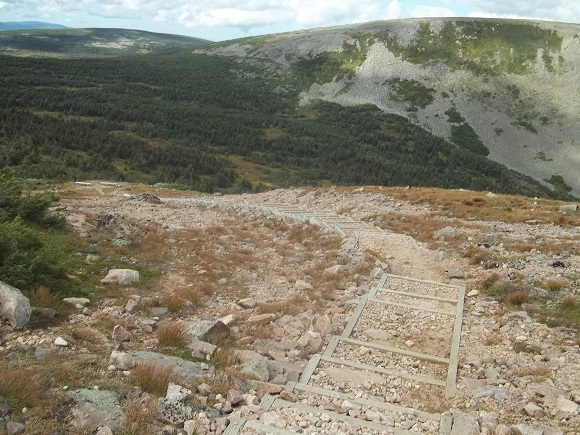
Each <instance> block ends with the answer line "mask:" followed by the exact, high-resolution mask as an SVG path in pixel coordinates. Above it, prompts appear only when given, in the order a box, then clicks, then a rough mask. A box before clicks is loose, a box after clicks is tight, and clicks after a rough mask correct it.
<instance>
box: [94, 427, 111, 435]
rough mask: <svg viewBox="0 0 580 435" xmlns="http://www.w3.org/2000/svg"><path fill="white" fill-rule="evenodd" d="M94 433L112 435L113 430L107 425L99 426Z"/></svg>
mask: <svg viewBox="0 0 580 435" xmlns="http://www.w3.org/2000/svg"><path fill="white" fill-rule="evenodd" d="M95 435H113V431H112V430H111V428H110V427H109V426H101V427H99V430H97V433H96V434H95Z"/></svg>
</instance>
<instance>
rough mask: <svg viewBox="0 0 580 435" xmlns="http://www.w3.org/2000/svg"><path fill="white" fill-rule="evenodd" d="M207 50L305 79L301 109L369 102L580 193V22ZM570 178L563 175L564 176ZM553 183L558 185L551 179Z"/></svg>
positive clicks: (233, 44) (294, 37)
mask: <svg viewBox="0 0 580 435" xmlns="http://www.w3.org/2000/svg"><path fill="white" fill-rule="evenodd" d="M199 52H203V53H207V54H211V55H221V56H228V57H233V58H237V59H239V60H240V61H245V62H251V63H252V64H254V65H259V66H260V68H263V69H264V70H265V71H268V73H269V74H270V75H271V76H274V77H278V78H279V80H280V92H283V89H284V86H288V85H289V82H286V83H285V77H288V76H292V75H294V76H295V77H298V84H297V85H296V86H297V87H298V89H299V90H300V91H301V94H300V104H302V105H304V106H308V105H309V104H311V103H312V102H313V101H316V100H319V99H322V100H326V101H333V102H337V103H340V104H343V105H356V104H365V103H370V104H374V105H376V106H377V107H379V108H380V109H382V110H384V111H386V112H389V113H396V114H399V115H402V116H405V117H407V118H408V119H410V120H412V121H413V122H415V123H417V124H418V125H421V126H423V127H425V128H426V129H428V130H430V131H432V132H433V133H435V134H437V135H439V136H442V137H445V138H450V140H451V141H452V142H454V143H456V144H457V145H459V146H465V147H468V148H470V149H471V150H473V151H474V152H477V153H480V154H483V155H487V154H488V153H489V158H491V159H493V160H495V161H498V162H500V163H503V164H505V165H506V166H508V167H509V168H512V169H515V170H517V171H519V172H522V173H524V174H527V175H530V176H532V177H533V178H535V179H537V180H542V181H543V182H544V183H551V184H552V185H554V186H560V187H562V188H566V185H567V186H569V187H571V189H572V193H573V194H575V195H578V194H580V178H579V177H578V176H577V173H576V172H577V167H578V164H579V163H580V144H578V139H577V137H578V125H579V121H580V119H579V118H580V115H579V114H580V93H578V92H577V89H578V87H579V85H580V74H578V71H579V66H580V26H579V25H577V24H564V23H554V22H540V21H537V22H536V21H517V20H497V19H458V18H454V19H415V20H394V21H384V22H371V23H363V24H357V25H352V26H341V27H333V28H320V29H312V30H305V31H299V32H292V33H285V34H277V35H268V36H263V37H255V38H247V39H240V40H234V41H227V42H223V43H219V44H215V45H213V46H210V47H209V48H205V47H204V48H202V49H199ZM560 177H563V180H562V179H561V178H560ZM546 180H548V181H546Z"/></svg>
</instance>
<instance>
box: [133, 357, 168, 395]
mask: <svg viewBox="0 0 580 435" xmlns="http://www.w3.org/2000/svg"><path fill="white" fill-rule="evenodd" d="M131 376H133V378H134V379H135V382H136V383H137V385H138V386H139V388H141V390H143V391H146V392H147V393H151V394H154V395H156V396H159V397H161V396H164V395H165V393H166V392H167V386H168V385H169V382H170V381H171V380H172V379H173V377H174V373H173V366H159V365H155V364H138V365H137V366H135V368H134V369H133V370H132V371H131Z"/></svg>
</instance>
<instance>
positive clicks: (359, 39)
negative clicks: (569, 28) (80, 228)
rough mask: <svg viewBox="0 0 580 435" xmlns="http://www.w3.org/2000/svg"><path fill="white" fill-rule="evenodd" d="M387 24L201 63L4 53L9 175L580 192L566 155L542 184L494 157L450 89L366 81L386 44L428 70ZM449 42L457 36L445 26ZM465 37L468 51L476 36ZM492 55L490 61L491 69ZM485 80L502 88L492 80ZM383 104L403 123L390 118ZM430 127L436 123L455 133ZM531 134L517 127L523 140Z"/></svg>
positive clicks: (251, 185) (1, 109)
mask: <svg viewBox="0 0 580 435" xmlns="http://www.w3.org/2000/svg"><path fill="white" fill-rule="evenodd" d="M474 23H477V22H474ZM405 25H406V24H404V23H403V24H401V26H402V27H401V28H403V29H406V28H405ZM365 26H366V27H365ZM389 26H391V24H389V23H374V24H373V23H371V24H368V25H361V26H360V27H353V29H358V30H356V32H355V31H354V30H348V29H347V30H345V29H341V30H337V29H324V30H321V31H314V30H313V31H307V32H297V33H294V34H285V35H276V36H273V37H270V36H267V37H258V38H249V39H245V40H238V41H229V42H222V43H217V44H211V45H206V46H200V48H198V49H196V50H195V52H193V53H192V49H187V50H182V51H179V52H174V53H164V54H158V55H146V56H131V57H114V58H108V59H50V58H22V57H15V56H13V57H8V56H5V57H3V58H1V59H0V77H1V79H0V86H1V92H2V95H3V98H2V100H1V101H0V119H1V120H2V121H1V122H2V126H3V127H2V130H1V131H0V165H5V166H9V167H12V168H14V169H15V170H16V171H17V173H18V174H19V175H21V176H24V177H30V178H50V179H60V180H65V179H84V178H107V179H113V180H127V181H136V182H145V183H177V184H179V185H183V186H185V187H188V188H194V189H200V190H204V191H210V192H211V191H215V190H224V191H249V190H261V189H264V188H267V187H276V186H290V185H304V184H310V185H329V184H377V185H415V186H437V187H445V188H466V189H474V190H493V191H496V192H504V193H515V194H524V195H530V196H556V197H560V198H570V193H572V194H575V193H577V192H576V191H575V190H573V189H575V188H576V185H575V184H573V182H574V181H575V180H572V179H571V178H570V174H569V173H568V172H566V171H565V169H566V168H565V167H564V166H561V165H560V159H557V158H555V157H556V155H555V154H554V151H553V150H552V151H550V150H545V151H543V152H544V154H542V156H543V157H544V159H534V158H532V159H531V160H533V161H534V162H535V163H537V164H542V165H545V166H546V167H548V168H550V169H549V170H548V173H547V174H546V175H545V176H544V178H545V179H546V180H549V183H544V184H541V183H540V181H539V180H541V178H539V177H536V179H537V180H533V179H532V178H530V177H528V176H526V175H522V174H520V173H517V172H515V171H513V170H510V169H508V168H507V167H505V166H503V165H501V164H499V163H496V162H494V161H492V160H490V159H489V158H488V157H491V158H494V159H495V158H496V157H497V156H496V152H495V150H494V148H493V147H491V146H490V143H489V141H487V137H484V136H482V135H481V134H480V130H479V126H478V124H476V123H475V122H473V119H474V118H473V117H474V113H473V112H472V111H470V110H471V109H470V110H465V109H464V104H466V103H465V102H466V99H465V98H464V94H463V93H461V92H463V91H461V92H460V91H459V90H457V92H456V93H455V94H453V93H451V91H450V92H449V93H448V92H447V91H449V89H448V87H449V84H448V83H436V82H427V81H425V80H418V79H417V78H416V77H415V76H409V75H406V72H405V71H399V72H398V74H394V73H392V72H391V70H390V69H380V70H379V69H378V66H380V65H377V64H376V63H375V64H373V65H374V66H373V65H371V67H372V68H375V71H374V73H373V74H370V75H369V71H367V70H365V68H366V67H367V64H368V63H369V61H370V60H372V59H373V58H376V57H377V56H376V55H374V54H373V52H374V51H376V50H377V49H379V48H380V47H382V49H385V50H386V48H385V47H386V45H385V44H387V43H388V44H391V45H390V46H389V47H391V46H392V47H394V48H392V49H393V50H398V52H397V53H398V54H397V56H399V57H396V56H395V54H393V53H391V56H392V57H393V59H399V61H401V62H402V61H403V60H401V59H404V58H405V59H407V58H408V60H404V62H406V64H407V65H411V66H413V68H419V66H415V64H414V63H413V62H419V59H417V56H418V55H417V53H415V52H414V51H413V49H412V47H413V45H412V44H410V43H409V41H410V38H413V33H408V34H407V33H405V32H406V31H407V30H405V32H402V33H401V34H400V35H398V36H397V34H396V32H395V33H393V32H394V31H393V30H392V29H391V28H390V27H389ZM429 26H431V25H428V24H422V23H420V22H417V24H416V29H415V31H416V32H418V33H417V35H418V36H417V37H419V36H420V35H421V34H422V33H421V32H423V33H426V32H428V31H429V32H431V30H429V29H430V28H431V27H429ZM454 26H455V25H454ZM506 26H507V24H506ZM530 26H531V27H532V28H534V26H535V25H530ZM474 27H477V26H476V25H475V24H474ZM454 28H455V27H454ZM349 29H350V28H349ZM389 29H390V30H389ZM468 30H469V29H468ZM466 31H467V30H466ZM470 31H472V30H470ZM441 32H443V34H444V35H446V33H445V32H447V33H451V28H450V27H449V25H445V26H443V27H442V28H441V30H440V33H441ZM531 34H533V32H532V33H531ZM353 35H354V36H353ZM444 35H443V36H441V38H443V39H442V42H440V43H437V44H439V48H438V49H435V48H433V50H434V52H433V53H430V54H429V53H423V52H422V51H421V53H422V54H421V56H423V58H422V59H421V60H420V61H421V62H422V63H423V64H432V63H434V62H435V60H434V59H435V58H436V56H438V55H439V54H440V50H441V49H442V48H441V47H442V46H443V45H445V43H447V42H445V41H447V39H445V38H451V37H452V35H450V36H445V37H444ZM395 36H397V39H396V40H394V39H393V38H394V37H395ZM456 36H457V35H456ZM528 36H529V35H528ZM540 36H541V37H542V38H544V37H547V36H549V38H547V39H546V42H545V44H548V45H547V46H546V47H553V46H554V44H556V45H557V44H558V43H559V42H558V41H560V42H561V38H560V37H559V36H558V34H556V35H554V32H548V33H546V34H544V33H542V32H540ZM405 38H407V42H405ZM424 38H427V36H425V37H424ZM558 38H560V39H558ZM465 39H466V42H465V43H464V44H465V45H466V46H469V44H468V41H470V40H471V39H470V38H468V37H467V36H466V37H465ZM385 41H386V42H385ZM389 41H390V42H389ZM393 41H394V42H393ZM533 43H534V42H533V41H531V42H530V44H533ZM462 50H463V49H462ZM474 50H475V49H474ZM486 50H487V51H486ZM489 50H490V49H485V50H484V49H482V53H483V54H481V57H482V58H484V57H485V56H484V54H485V53H487V52H488V51H489ZM414 53H415V54H414ZM462 53H463V52H462ZM512 54H513V53H512ZM459 59H463V60H462V61H461V62H460V61H459ZM383 60H384V59H383ZM448 62H449V66H446V68H450V69H451V68H465V69H463V70H459V69H458V70H457V71H462V73H467V72H468V69H469V68H471V69H472V70H473V69H474V67H473V65H472V64H473V62H475V61H473V60H472V61H469V59H468V58H467V57H466V56H465V55H463V54H461V55H459V54H457V53H455V54H449V58H448ZM462 62H463V63H462ZM470 62H471V63H470ZM514 62H515V63H517V62H516V61H514ZM518 62H519V60H518ZM500 63H501V62H500ZM508 63H509V62H508ZM515 63H514V64H515ZM558 65H560V64H558ZM387 66H388V65H387ZM437 67H438V68H440V67H442V66H441V64H440V63H438V64H437ZM409 68H410V67H409ZM420 68H424V65H423V66H420ZM506 68H508V67H506ZM508 69H509V68H508ZM407 72H408V71H407ZM387 73H388V74H387ZM403 73H405V74H403ZM469 73H470V74H475V72H469ZM496 73H497V74H499V75H502V74H504V73H503V72H496ZM515 73H516V72H514V73H510V74H515ZM517 73H518V74H520V73H521V74H524V75H525V74H527V72H526V71H517ZM477 74H479V75H478V77H479V76H481V77H483V78H482V80H484V79H487V82H488V83H491V80H492V75H491V74H490V73H488V72H486V71H485V70H482V71H478V72H477ZM497 74H496V75H497ZM363 75H364V77H363ZM493 77H495V76H493ZM502 77H503V76H502ZM375 83H378V85H377V86H379V87H380V88H381V89H383V91H381V92H382V94H381V92H378V93H375V94H376V95H378V96H381V95H382V96H385V95H386V96H388V98H387V99H386V100H384V101H383V100H381V101H378V100H373V99H372V98H369V95H367V94H365V95H362V94H361V93H360V88H361V86H363V85H364V86H367V87H369V88H372V87H373V86H375V85H374V84H375ZM498 86H499V85H498ZM502 86H503V85H502ZM329 89H332V95H331V94H330V93H329ZM499 89H503V88H501V87H498V92H499ZM510 89H511V90H510V91H509V92H510V94H509V99H508V102H511V101H512V100H514V99H515V98H519V99H520V100H521V101H523V102H522V103H518V104H524V105H525V104H527V103H526V101H524V98H525V97H524V96H523V95H522V94H523V91H521V90H520V89H519V88H510ZM385 90H388V92H387V93H386V94H385ZM482 92H483V91H482ZM506 92H507V91H506ZM517 92H520V94H518V95H517V96H515V94H516V93H517ZM499 97H500V96H499V95H498V100H500V98H499ZM490 98H491V97H490ZM501 100H502V101H504V100H505V98H503V97H502V98H501ZM385 101H388V102H389V104H391V105H394V106H396V107H398V108H399V109H402V110H399V109H397V110H392V107H391V108H389V107H386V106H385V104H383V103H385ZM441 101H445V102H446V104H445V105H442V104H441ZM501 104H504V103H501ZM381 109H382V110H381ZM439 111H440V112H441V113H439ZM427 113H430V115H427ZM478 116H479V118H485V117H484V116H482V113H481V112H479V114H478ZM479 118H478V119H479ZM425 119H430V120H433V119H436V120H437V122H438V123H439V124H443V125H445V126H446V128H447V129H448V130H447V133H446V134H440V133H441V132H440V131H438V129H437V128H434V126H432V125H428V124H426V123H424V122H423V121H424V120H425ZM522 119H523V118H522ZM565 121H566V119H565V118H561V124H562V125H561V129H562V130H563V131H564V130H565V129H567V128H570V126H568V125H567V124H566V123H565ZM522 122H525V119H523V120H522ZM546 124H550V121H548V122H547V123H546ZM499 125H500V124H497V125H496V127H495V128H496V132H497V131H499V129H500V128H503V130H502V132H503V133H501V134H496V133H494V136H506V135H508V128H509V127H507V126H504V127H499ZM501 125H502V126H503V124H501ZM510 125H511V124H510ZM535 125H536V124H534V126H535ZM521 128H522V127H521V126H513V125H512V126H511V130H510V131H511V132H513V131H516V130H520V129H521ZM534 128H535V127H534ZM537 129H538V130H541V129H542V126H541V125H540V124H539V123H538V127H537ZM430 130H431V131H430ZM526 131H527V130H526ZM528 133H529V132H528ZM510 134H512V133H510ZM529 134H532V133H529ZM526 138H527V137H523V139H526ZM523 139H522V140H523ZM526 143H528V142H526ZM522 148H523V142H520V143H519V144H517V143H516V144H514V143H511V142H510V149H511V152H512V153H513V154H514V155H516V156H520V157H521V158H522V160H525V159H526V158H527V157H524V156H523V154H522V153H521V151H522ZM537 155H539V154H536V156H537ZM486 156H488V157H486ZM532 175H533V174H532ZM570 184H572V187H570Z"/></svg>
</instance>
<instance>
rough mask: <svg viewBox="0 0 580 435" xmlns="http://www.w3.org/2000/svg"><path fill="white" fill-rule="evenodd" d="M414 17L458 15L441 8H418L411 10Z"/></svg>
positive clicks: (422, 6)
mask: <svg viewBox="0 0 580 435" xmlns="http://www.w3.org/2000/svg"><path fill="white" fill-rule="evenodd" d="M411 15H412V16H413V17H418V18H421V17H456V16H457V13H456V12H454V11H452V10H451V9H449V8H442V7H439V6H424V5H420V6H416V7H414V8H413V9H411Z"/></svg>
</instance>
